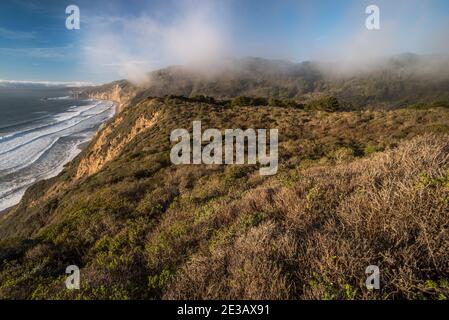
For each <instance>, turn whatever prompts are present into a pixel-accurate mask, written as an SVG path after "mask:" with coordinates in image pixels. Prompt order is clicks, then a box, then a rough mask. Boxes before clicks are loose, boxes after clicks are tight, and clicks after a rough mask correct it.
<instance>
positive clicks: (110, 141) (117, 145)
mask: <svg viewBox="0 0 449 320" xmlns="http://www.w3.org/2000/svg"><path fill="white" fill-rule="evenodd" d="M158 117H159V113H158V112H155V113H153V115H152V116H151V117H150V118H146V117H145V116H140V117H138V118H137V120H136V121H135V122H134V125H133V126H132V127H131V129H130V130H129V132H128V133H127V134H118V135H116V136H115V137H113V131H114V129H115V128H116V127H117V126H119V125H120V123H121V122H122V121H123V117H122V116H120V115H119V116H117V118H116V119H115V120H114V122H112V123H111V124H110V125H108V126H107V127H106V128H104V129H103V130H102V131H100V132H99V133H98V137H97V138H96V141H95V143H94V144H93V145H92V146H91V147H90V148H89V153H88V155H86V156H85V157H83V158H82V159H81V161H80V163H79V165H78V168H77V170H76V175H75V178H76V179H79V178H82V177H85V176H90V175H92V174H94V173H96V172H98V171H99V170H100V169H101V168H102V167H103V166H104V165H105V164H106V163H107V162H108V161H111V160H112V159H114V158H115V157H116V156H118V155H119V154H120V153H121V151H122V150H123V149H124V148H125V147H126V145H127V144H128V143H129V142H131V141H132V140H133V139H134V138H135V137H136V136H137V135H139V134H142V133H143V132H145V131H146V130H148V129H150V128H151V127H152V126H153V125H154V124H155V123H156V121H157V119H158Z"/></svg>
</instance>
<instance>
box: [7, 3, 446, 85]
mask: <svg viewBox="0 0 449 320" xmlns="http://www.w3.org/2000/svg"><path fill="white" fill-rule="evenodd" d="M70 4H75V5H78V6H79V8H80V11H81V29H80V30H67V29H66V28H65V19H66V14H65V8H66V7H67V6H68V5H70ZM370 4H375V5H378V6H379V8H380V13H381V30H379V31H367V30H366V29H365V19H366V17H367V15H366V14H365V8H366V6H367V5H370ZM448 22H449V1H447V0H427V1H418V0H394V1H393V0H390V1H387V0H368V1H365V0H321V1H320V0H315V1H301V0H296V1H292V0H284V1H274V0H273V1H268V0H222V1H220V0H209V1H207V0H185V1H173V0H171V1H170V0H169V1H167V0H165V1H160V0H154V1H152V0H148V1H143V0H140V1H138V0H124V1H118V0H117V1H115V0H109V1H106V0H105V1H101V0H89V1H84V0H82V1H76V0H71V1H61V0H47V1H44V0H41V1H38V0H2V1H1V2H0V79H9V80H12V79H14V80H32V81H38V80H45V81H90V82H107V81H111V80H115V79H119V78H124V77H127V78H133V77H136V78H139V77H141V74H142V72H143V71H149V70H153V69H157V68H161V67H164V66H167V65H171V64H185V63H191V62H196V63H198V61H205V60H208V59H209V58H211V57H214V58H217V59H218V58H220V59H222V58H223V57H244V56H260V57H265V58H271V59H287V60H291V61H294V62H300V61H303V60H320V59H323V60H325V59H341V58H349V59H352V58H360V57H366V58H367V59H369V58H371V57H372V56H373V55H388V54H395V53H402V52H416V53H449V51H448V49H449V48H448V44H447V43H448V42H449V41H448V39H449V35H448V31H449V24H448Z"/></svg>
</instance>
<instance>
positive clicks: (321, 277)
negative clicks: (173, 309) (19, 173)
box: [0, 96, 449, 299]
mask: <svg viewBox="0 0 449 320" xmlns="http://www.w3.org/2000/svg"><path fill="white" fill-rule="evenodd" d="M134 99H135V100H134V101H133V103H132V105H130V107H128V108H125V109H124V110H123V111H122V112H121V113H120V114H119V115H118V116H117V117H116V118H115V119H113V120H111V122H110V123H109V124H108V125H107V126H105V128H104V129H103V130H102V132H101V133H99V134H98V135H97V136H96V138H95V139H94V141H92V142H91V144H90V146H89V148H87V149H86V150H85V151H83V153H82V154H81V155H80V156H78V157H77V158H76V159H75V161H73V162H72V163H71V164H70V165H69V166H67V167H66V169H65V170H64V172H63V173H62V174H61V175H59V176H58V177H56V178H53V179H51V180H48V181H44V182H40V183H38V184H36V185H34V186H33V187H32V188H30V190H28V192H27V193H26V195H25V197H24V199H23V201H22V202H21V203H20V205H19V206H18V207H16V208H14V209H13V210H11V211H10V212H9V213H8V214H7V215H6V216H3V217H2V218H0V219H1V220H0V258H1V259H0V298H25V299H30V298H33V299H42V298H45V299H49V298H51V299H54V298H57V299H59V298H70V299H122V298H124V299H128V298H135V299H159V298H165V299H172V298H186V299H193V298H198V299H205V298H233V299H234V298H237V299H240V298H242V299H243V298H244V299H256V298H267V299H316V298H328V299H337V298H342V299H354V298H355V299H371V298H374V299H395V298H396V299H397V298H432V299H438V298H442V299H444V298H445V299H447V298H448V297H449V285H448V281H449V265H448V263H449V255H448V252H449V250H448V249H449V229H448V223H447V221H448V218H449V157H448V154H449V136H448V134H449V109H447V108H444V107H437V106H432V105H421V106H420V107H418V108H416V107H415V108H406V109H398V110H390V111H388V110H365V111H341V112H340V111H338V112H335V111H334V112H329V111H317V110H316V108H312V107H310V108H307V107H306V106H307V105H306V106H304V105H303V106H298V105H290V106H289V105H285V104H277V102H276V101H275V100H272V101H271V103H269V104H268V103H267V104H268V105H251V104H255V103H254V102H252V103H250V105H247V103H233V102H232V101H215V100H214V99H206V98H204V97H199V98H195V99H189V98H183V97H173V96H172V97H165V98H143V99H140V100H139V99H138V98H134ZM260 101H263V100H260ZM193 120H201V121H202V123H203V127H204V128H219V129H225V128H267V129H269V128H278V129H279V138H280V149H279V156H280V168H279V171H278V173H277V174H276V175H274V176H269V177H262V176H260V175H259V171H258V170H257V169H258V168H257V166H246V165H230V166H219V165H209V166H208V165H181V166H175V165H172V164H171V162H170V159H169V152H170V148H171V144H170V141H169V136H170V132H171V131H172V130H173V129H175V128H186V129H188V130H189V131H191V125H192V121H193ZM71 264H76V265H78V266H79V267H80V268H81V290H75V291H69V290H66V289H65V287H64V280H65V277H66V274H65V268H66V266H68V265H71ZM368 265H378V266H379V267H380V270H381V279H382V280H381V281H382V290H380V291H375V292H370V291H368V290H366V288H365V279H366V275H365V269H366V267H367V266H368Z"/></svg>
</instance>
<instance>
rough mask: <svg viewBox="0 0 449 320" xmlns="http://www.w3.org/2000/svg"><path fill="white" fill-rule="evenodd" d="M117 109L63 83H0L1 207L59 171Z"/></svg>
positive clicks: (11, 202)
mask: <svg viewBox="0 0 449 320" xmlns="http://www.w3.org/2000/svg"><path fill="white" fill-rule="evenodd" d="M114 113H115V106H114V104H113V103H112V102H110V101H99V100H92V99H75V98H73V97H72V96H71V91H70V89H69V88H65V87H61V86H57V87H54V86H48V85H45V86H44V85H39V86H31V85H29V86H28V85H5V84H3V85H0V211H2V210H4V209H6V208H8V207H11V206H13V205H15V204H17V203H18V202H19V201H20V199H21V197H22V196H23V194H24V192H25V191H26V189H27V188H28V187H29V186H30V185H31V184H33V183H35V182H37V181H39V180H42V179H48V178H51V177H53V176H56V175H57V174H58V173H60V172H61V171H62V169H63V167H64V165H65V164H66V163H67V162H69V161H70V160H72V159H73V158H74V157H75V156H76V155H77V154H78V153H79V152H81V146H82V145H83V144H85V143H86V142H88V141H89V140H90V139H91V138H92V137H93V135H94V134H95V132H96V131H97V129H98V128H99V126H100V125H101V124H102V123H104V122H105V121H107V120H108V119H109V118H111V117H112V116H113V115H114Z"/></svg>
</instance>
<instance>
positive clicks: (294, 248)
mask: <svg viewBox="0 0 449 320" xmlns="http://www.w3.org/2000/svg"><path fill="white" fill-rule="evenodd" d="M448 169H449V138H448V136H441V137H437V136H433V135H425V136H422V137H418V138H415V139H413V140H411V141H409V142H405V143H403V144H402V145H401V146H400V147H399V148H398V149H397V150H392V151H388V152H384V153H379V154H376V155H374V156H372V157H371V158H369V159H362V160H358V161H355V162H352V163H349V164H345V165H339V166H336V167H327V166H326V167H316V168H311V169H308V170H305V171H302V172H299V173H298V178H297V181H296V182H295V183H294V185H293V187H284V186H279V181H277V180H276V179H273V180H272V181H270V182H269V185H268V186H263V187H260V188H259V189H256V190H253V191H251V192H249V193H247V195H246V196H245V197H243V198H242V199H241V200H237V201H235V202H234V203H232V204H231V205H230V206H229V208H228V209H227V210H224V212H226V211H228V210H235V212H234V216H235V219H236V221H237V220H239V219H241V217H243V216H245V215H253V216H254V214H255V213H263V217H264V218H263V219H262V220H263V221H262V222H260V223H259V224H256V225H252V226H250V227H249V228H247V229H246V231H245V232H244V233H242V234H236V235H234V236H230V239H228V240H227V241H226V242H224V244H222V245H221V246H220V247H219V249H215V250H211V249H210V248H209V249H207V250H203V251H202V252H200V253H198V254H197V255H194V256H193V257H192V258H191V259H190V261H189V262H188V263H187V264H186V266H185V267H184V268H183V270H182V271H181V272H179V273H178V274H177V276H176V277H175V278H174V280H173V282H172V283H171V285H169V286H168V291H167V292H166V294H165V298H169V299H172V298H189V299H191V298H196V299H217V298H225V299H260V298H267V299H284V298H287V299H322V298H331V299H337V298H339V299H352V298H358V299H372V298H425V297H433V298H444V297H448V293H449V288H448V286H447V279H448V276H449V253H448V252H449V250H448V249H449V228H448V227H449V222H448V221H449V193H448V192H449V184H448ZM224 212H223V214H224ZM219 214H220V213H219ZM228 214H229V213H228ZM368 265H378V266H379V267H380V271H381V285H382V289H381V290H380V291H379V292H372V291H369V290H367V289H366V288H365V279H366V275H365V273H364V272H365V269H366V267H367V266H368Z"/></svg>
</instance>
